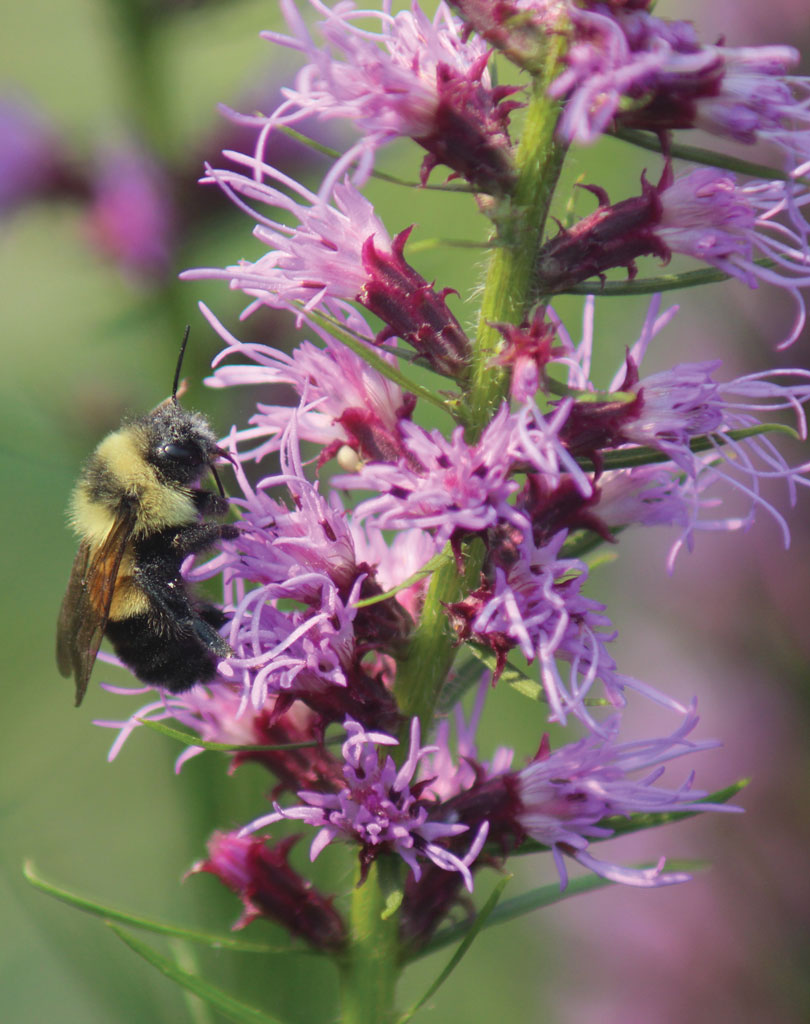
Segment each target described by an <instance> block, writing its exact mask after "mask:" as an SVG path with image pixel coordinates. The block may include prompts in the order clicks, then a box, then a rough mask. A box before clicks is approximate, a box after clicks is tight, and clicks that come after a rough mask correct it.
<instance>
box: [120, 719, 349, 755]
mask: <svg viewBox="0 0 810 1024" xmlns="http://www.w3.org/2000/svg"><path fill="white" fill-rule="evenodd" d="M138 721H139V722H140V723H141V725H145V726H146V727H147V729H152V730H153V731H154V732H158V733H160V734H161V736H168V737H169V739H172V740H179V741H180V742H181V743H187V744H189V746H192V747H201V748H202V749H203V750H214V751H218V752H222V753H226V754H233V753H240V752H243V751H244V752H247V753H250V752H251V751H277V750H301V749H302V748H307V747H319V746H321V744H320V742H319V741H318V740H300V741H299V742H296V743H276V744H261V743H243V744H239V743H211V742H209V741H208V740H203V739H201V738H200V737H199V736H198V735H197V734H196V733H193V732H187V731H186V730H185V729H175V728H174V727H173V726H171V725H166V723H165V722H155V721H152V719H151V718H139V719H138ZM341 742H343V741H342V740H334V739H332V740H326V745H327V746H328V745H329V744H330V743H332V744H334V743H341Z"/></svg>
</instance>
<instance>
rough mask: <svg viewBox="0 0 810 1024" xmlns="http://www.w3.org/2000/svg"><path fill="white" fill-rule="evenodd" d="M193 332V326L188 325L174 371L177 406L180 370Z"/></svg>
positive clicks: (173, 393)
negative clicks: (190, 334) (189, 337)
mask: <svg viewBox="0 0 810 1024" xmlns="http://www.w3.org/2000/svg"><path fill="white" fill-rule="evenodd" d="M190 332H191V324H186V329H185V331H184V333H183V343H182V344H181V346H180V355H179V356H178V357H177V369H176V370H175V371H174V384H172V401H173V402H174V404H175V405H177V389H178V387H179V385H180V369H181V367H182V365H183V356H184V355H185V354H186V345H187V344H188V336H189V333H190Z"/></svg>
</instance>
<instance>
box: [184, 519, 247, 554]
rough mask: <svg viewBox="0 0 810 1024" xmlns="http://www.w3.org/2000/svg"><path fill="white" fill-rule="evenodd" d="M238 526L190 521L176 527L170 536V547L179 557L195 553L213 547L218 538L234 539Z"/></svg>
mask: <svg viewBox="0 0 810 1024" xmlns="http://www.w3.org/2000/svg"><path fill="white" fill-rule="evenodd" d="M238 536H239V527H238V526H234V525H233V524H231V523H224V524H222V523H191V524H190V525H188V526H183V527H181V528H178V529H177V531H176V532H175V535H174V537H173V538H172V541H171V544H172V548H173V550H174V551H175V552H177V554H178V555H179V556H180V557H181V558H185V557H186V555H195V554H197V552H199V551H205V550H206V548H210V547H213V545H214V544H216V542H217V541H219V540H234V539H235V538H236V537H238Z"/></svg>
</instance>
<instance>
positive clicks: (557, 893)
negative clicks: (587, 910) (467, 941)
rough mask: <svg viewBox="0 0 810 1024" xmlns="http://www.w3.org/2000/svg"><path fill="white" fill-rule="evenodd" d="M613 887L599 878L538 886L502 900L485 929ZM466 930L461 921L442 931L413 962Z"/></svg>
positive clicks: (465, 924) (593, 877)
mask: <svg viewBox="0 0 810 1024" xmlns="http://www.w3.org/2000/svg"><path fill="white" fill-rule="evenodd" d="M615 884H616V883H615V882H609V881H608V880H607V879H606V878H600V877H599V875H583V876H582V877H581V878H572V879H570V880H569V882H568V887H567V888H566V889H565V890H564V891H563V890H561V889H560V883H559V882H551V883H550V884H549V885H541V886H540V887H539V888H537V889H531V890H529V892H525V893H523V894H522V895H521V896H515V897H514V898H512V899H509V900H504V901H503V903H501V905H500V906H499V907H497V909H495V910H493V912H492V913H491V914H490V915H489V919H488V921H486V927H487V928H491V927H492V926H493V925H496V924H504V923H505V922H507V921H512V920H514V918H516V917H522V916H523V915H524V914H529V913H531V912H532V911H534V910H540V909H541V908H542V907H550V906H553V904H555V903H560V902H562V900H565V899H570V898H571V897H572V896H580V895H582V894H583V893H586V892H593V891H594V890H595V889H603V888H604V887H605V886H607V885H615ZM470 927H471V925H470V923H469V922H467V921H463V922H461V923H459V924H454V925H451V926H450V927H448V928H442V929H441V931H438V932H437V933H436V934H435V935H434V936H433V938H432V939H431V940H430V942H429V943H428V944H427V945H426V946H424V947H423V948H422V949H420V950H419V951H418V952H417V953H416V955H415V957H414V959H416V958H418V957H422V956H427V955H428V954H430V953H435V952H436V951H437V950H439V949H443V948H444V947H445V946H448V945H450V944H452V943H454V942H457V941H458V940H459V939H460V938H462V937H463V936H465V935H466V934H467V931H468V929H469V928H470Z"/></svg>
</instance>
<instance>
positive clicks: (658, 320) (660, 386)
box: [562, 296, 810, 545]
mask: <svg viewBox="0 0 810 1024" xmlns="http://www.w3.org/2000/svg"><path fill="white" fill-rule="evenodd" d="M589 307H590V311H591V312H592V307H593V303H592V301H590V300H589V301H588V302H587V303H586V316H585V318H584V331H583V340H582V343H581V345H580V346H579V348H578V349H577V353H576V355H577V360H578V361H579V365H577V361H568V362H567V366H568V383H569V386H571V387H572V388H576V389H579V390H582V391H591V392H593V390H594V388H593V385H592V384H591V383H590V380H589V376H590V359H591V347H592V342H593V319H592V316H591V312H589ZM659 308H660V296H657V297H656V298H655V299H654V300H653V301H652V302H651V304H650V307H649V310H648V313H647V317H646V319H645V325H644V328H643V330H642V333H641V336H640V338H639V340H638V341H637V342H636V343H635V345H633V346H632V348H630V349H629V351H628V355H627V360H626V363H625V366H624V368H623V369H622V370H620V371H619V372H618V373H617V374H616V376H615V377H614V379H613V380H612V381H611V383H610V386H609V388H608V394H610V393H612V392H615V391H620V392H621V393H623V394H625V395H626V396H627V397H630V398H632V400H631V401H628V402H626V403H624V404H619V405H618V406H617V405H616V404H614V403H611V402H606V403H604V404H603V403H599V402H590V403H589V402H585V403H583V405H582V406H581V407H579V406H578V404H577V403H575V406H574V409H573V410H571V411H570V412H569V414H568V419H567V421H566V429H565V431H563V434H562V437H563V439H564V440H566V442H567V443H569V445H570V446H571V447H572V448H573V449H574V450H584V449H583V448H582V446H581V444H580V443H579V441H578V432H579V434H580V436H581V437H583V438H585V439H587V444H588V445H589V446H590V450H588V454H589V455H590V456H591V457H594V456H595V454H598V449H599V448H600V447H602V446H604V447H615V446H617V445H618V446H622V445H623V444H626V443H632V444H636V445H645V446H650V447H653V448H657V449H659V450H660V451H661V452H663V453H664V454H665V455H667V457H668V458H669V459H670V460H671V461H672V463H673V472H675V473H678V471H682V472H683V473H685V474H686V477H687V479H686V481H685V484H684V487H685V490H686V493H687V494H688V495H690V497H686V496H685V505H688V504H692V505H693V507H694V502H695V501H696V499H697V493H698V492H699V491H704V490H705V488H706V487H707V486H709V485H710V484H714V483H719V482H722V483H725V484H726V485H728V486H730V487H731V488H732V489H733V490H735V491H736V492H738V493H739V494H741V495H743V496H744V497H745V498H746V500H747V501H748V513H747V514H746V516H745V517H744V518H743V519H742V520H740V519H734V520H728V521H727V523H726V527H725V528H726V529H730V528H738V527H740V526H745V527H747V526H750V525H751V523H753V521H754V517H755V513H756V510H757V508H759V507H762V508H764V509H765V510H766V511H768V512H769V513H770V514H771V515H772V516H773V518H774V519H775V520H776V522H777V523H778V525H779V526H780V528H781V530H782V534H783V538H784V541H785V544H786V545H787V543H788V542H789V533H788V531H787V524H786V523H785V521H784V518H783V517H782V516H781V515H780V513H779V512H778V511H777V510H776V509H775V508H774V506H773V505H772V504H771V503H770V502H768V501H767V500H766V499H765V498H763V497H762V496H761V494H760V488H761V484H762V482H763V481H766V480H769V479H779V480H784V481H785V483H786V484H787V487H788V493H789V497H790V501H791V503H795V500H796V492H797V487H799V486H807V485H808V483H810V480H809V479H808V476H807V468H808V467H807V466H798V467H791V466H790V465H788V463H787V462H786V460H785V458H784V456H783V455H782V454H781V453H780V452H779V450H778V449H777V448H776V446H775V445H774V444H773V442H772V441H771V440H770V439H769V438H768V437H766V436H764V435H753V436H750V437H747V438H743V439H735V438H734V437H732V435H731V431H735V430H743V429H747V428H752V427H756V426H758V425H759V424H760V419H759V415H757V414H760V415H761V414H762V413H763V412H766V413H769V414H770V413H771V412H774V411H781V410H790V411H791V412H792V413H793V414H794V415H795V416H796V421H797V428H798V432H799V434H800V436H801V437H805V436H806V435H807V424H806V416H805V413H804V408H803V407H804V405H805V404H806V403H807V402H808V401H810V373H808V371H806V370H803V369H798V368H797V369H787V370H776V371H772V372H765V373H757V374H749V375H746V376H744V377H740V378H739V379H738V380H735V381H730V382H727V383H723V382H717V381H715V380H714V376H713V374H714V371H716V370H717V368H718V367H719V365H720V363H719V362H717V361H715V362H711V363H709V362H707V363H694V364H684V365H681V366H676V367H674V368H673V369H671V370H666V371H663V372H661V373H657V374H653V375H651V376H650V377H647V378H641V379H639V376H638V365H639V363H640V362H641V360H642V359H643V356H644V354H645V352H646V349H647V347H648V345H649V343H650V341H651V340H652V338H653V337H654V336H655V335H656V334H657V333H658V331H659V330H660V329H661V327H662V326H663V325H665V324H666V323H668V322H669V320H671V319H672V316H673V315H674V314H675V312H677V307H671V308H670V309H669V310H667V311H666V312H665V313H664V314H662V315H661V316H658V309H659ZM783 380H784V381H785V383H782V381H783ZM600 423H601V427H600V425H599V424H600ZM600 429H603V430H604V433H603V435H602V437H601V439H600V437H599V433H600ZM566 431H567V434H566ZM704 436H708V438H709V441H710V443H711V449H710V451H708V452H703V453H698V452H695V451H693V450H692V447H691V442H692V441H693V440H694V439H695V438H698V437H704ZM701 478H703V479H701ZM696 485H697V488H696V489H695V487H696ZM592 511H594V512H595V513H596V514H597V515H598V514H599V509H598V507H596V508H594V509H593V510H592ZM693 525H694V522H693V520H692V519H691V517H690V528H689V530H688V531H687V539H688V536H689V534H690V533H691V527H692V526H693ZM717 526H718V524H717V523H714V524H712V528H717ZM707 528H708V524H707Z"/></svg>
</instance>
